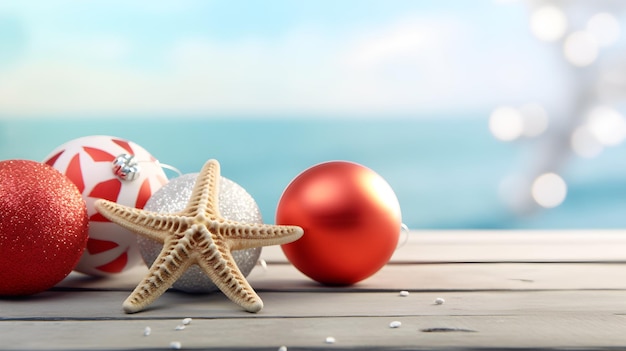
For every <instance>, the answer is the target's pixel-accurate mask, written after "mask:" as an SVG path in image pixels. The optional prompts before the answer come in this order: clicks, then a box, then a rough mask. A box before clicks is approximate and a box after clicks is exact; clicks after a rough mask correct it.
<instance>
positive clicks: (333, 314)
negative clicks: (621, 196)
mask: <svg viewBox="0 0 626 351" xmlns="http://www.w3.org/2000/svg"><path fill="white" fill-rule="evenodd" d="M624 252H626V235H624V234H622V233H621V232H620V231H609V232H607V231H603V232H598V233H586V234H585V233H584V232H488V231H486V232H482V231H481V232H424V233H420V232H418V233H412V234H411V236H410V237H409V240H408V242H407V243H406V244H405V245H404V246H402V247H401V248H400V249H399V250H398V251H397V252H396V255H394V258H393V259H392V261H391V262H390V263H389V264H387V265H386V266H385V267H383V269H381V270H380V271H379V272H378V273H377V274H375V275H374V276H372V277H371V278H369V279H366V280H365V281H363V282H361V283H359V284H356V285H354V286H349V287H327V286H323V285H320V284H317V283H315V282H313V281H311V280H310V279H308V278H307V277H305V276H304V275H302V274H301V273H300V272H298V271H297V270H296V269H295V268H294V267H293V266H291V265H290V264H289V263H288V262H287V261H286V260H285V259H284V256H282V257H281V254H282V253H281V252H280V249H279V248H272V249H271V250H264V251H263V255H262V257H264V258H265V259H266V261H267V262H268V268H267V269H266V270H264V269H262V268H261V267H259V266H258V267H256V268H255V269H254V270H253V271H252V273H251V274H250V275H249V277H248V278H249V281H250V284H251V285H252V286H253V287H254V288H255V290H256V291H257V292H258V293H259V295H260V297H261V298H262V299H263V301H264V303H265V308H264V309H263V310H262V311H261V312H259V313H258V314H251V313H247V312H245V311H244V310H243V309H241V308H240V307H239V306H237V305H235V304H233V303H232V302H231V301H230V300H228V299H227V298H226V297H225V296H224V295H223V294H221V293H219V292H216V293H212V294H199V295H190V294H185V293H180V292H175V291H168V292H167V293H165V294H164V295H163V296H162V297H161V298H160V299H158V300H157V301H156V302H155V303H153V304H152V305H151V306H150V308H148V309H147V310H146V311H143V312H141V313H138V314H133V315H127V314H125V313H124V312H123V310H122V302H123V301H124V299H125V298H126V297H127V296H128V294H129V293H130V291H131V290H132V289H133V288H134V287H135V285H136V284H137V282H138V281H139V280H140V279H141V277H142V276H143V274H145V271H146V269H147V268H146V267H137V268H136V269H133V270H131V271H129V272H127V273H125V274H122V275H120V276H117V277H114V278H109V279H95V278H89V277H86V276H84V275H81V274H78V273H73V274H71V275H70V276H69V277H68V278H67V279H65V280H64V281H63V282H61V283H60V284H59V285H57V287H55V288H54V289H52V290H50V291H46V292H44V293H41V294H37V295H34V296H31V297H22V298H0V340H2V342H1V343H0V349H1V350H9V349H10V350H84V349H87V350H89V349H93V350H147V349H169V348H170V342H172V341H179V342H180V343H181V345H182V348H183V349H202V350H206V349H213V350H240V349H251V348H253V349H265V350H278V348H279V347H280V346H281V345H284V346H287V347H288V350H300V349H346V350H347V349H350V350H352V349H395V350H409V349H410V350H500V349H509V350H527V349H538V350H572V349H576V350H587V349H594V350H596V349H597V350H618V349H621V348H623V347H625V346H626V263H625V262H626V260H625V257H624V256H626V255H625V254H624ZM401 290H407V291H409V294H408V296H404V297H403V296H400V294H399V292H400V291H401ZM436 298H443V299H445V303H444V304H441V305H437V304H435V303H434V301H435V299H436ZM186 317H191V318H193V321H192V323H191V324H190V325H188V326H187V327H186V328H185V329H184V330H180V331H177V330H175V328H176V326H177V325H179V324H181V321H182V319H183V318H186ZM393 321H398V322H401V326H400V327H399V328H390V327H389V324H390V323H391V322H393ZM147 326H149V327H150V328H151V329H152V334H151V335H150V336H144V335H143V331H144V329H145V327H147ZM328 336H332V337H334V338H335V339H336V343H334V344H327V343H325V339H326V337H328Z"/></svg>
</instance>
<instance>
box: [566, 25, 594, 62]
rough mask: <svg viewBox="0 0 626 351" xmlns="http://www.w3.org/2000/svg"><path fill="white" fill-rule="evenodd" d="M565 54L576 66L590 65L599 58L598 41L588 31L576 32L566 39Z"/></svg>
mask: <svg viewBox="0 0 626 351" xmlns="http://www.w3.org/2000/svg"><path fill="white" fill-rule="evenodd" d="M563 54H564V55H565V59H566V60H567V61H568V62H569V63H571V64H572V65H574V66H578V67H585V66H589V65H590V64H592V63H593V62H594V61H595V60H596V59H597V58H598V42H597V41H596V39H595V38H594V37H593V36H592V35H591V34H589V33H587V32H584V31H577V32H574V33H572V34H570V35H568V36H567V38H566V39H565V43H564V44H563Z"/></svg>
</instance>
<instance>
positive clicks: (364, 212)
mask: <svg viewBox="0 0 626 351" xmlns="http://www.w3.org/2000/svg"><path fill="white" fill-rule="evenodd" d="M276 223H277V224H285V225H297V226H300V227H302V229H304V236H303V237H302V238H300V239H298V240H297V241H295V242H292V243H289V244H285V245H282V249H283V252H284V253H285V255H286V256H287V258H288V259H289V261H290V262H291V263H292V264H293V265H294V266H295V267H296V268H297V269H299V270H300V271H301V272H302V273H304V274H305V275H307V276H308V277H310V278H311V279H313V280H316V281H318V282H320V283H323V284H328V285H350V284H354V283H356V282H359V281H361V280H363V279H365V278H367V277H369V276H371V275H372V274H374V273H376V272H377V271H378V270H379V269H380V268H382V267H383V266H384V265H385V264H386V263H387V262H388V261H389V259H390V258H391V255H392V254H393V252H394V251H395V249H396V246H397V244H398V238H399V236H400V228H401V225H402V223H401V214H400V205H399V204H398V199H397V198H396V195H395V193H394V192H393V190H392V189H391V187H390V186H389V184H388V183H387V182H386V181H385V180H384V179H383V178H382V177H381V176H380V175H378V174H377V173H375V172H374V171H372V170H371V169H369V168H367V167H364V166H362V165H359V164H356V163H351V162H345V161H333V162H326V163H322V164H319V165H316V166H313V167H311V168H309V169H307V170H305V171H304V172H302V173H301V174H300V175H298V176H297V177H296V178H295V179H294V180H292V181H291V183H290V184H289V185H288V186H287V188H286V189H285V191H284V192H283V195H282V196H281V198H280V201H279V204H278V208H277V210H276Z"/></svg>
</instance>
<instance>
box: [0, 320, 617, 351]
mask: <svg viewBox="0 0 626 351" xmlns="http://www.w3.org/2000/svg"><path fill="white" fill-rule="evenodd" d="M395 320H397V321H400V322H401V323H402V325H401V326H400V327H399V328H390V327H389V323H390V322H392V321H395ZM179 324H180V321H179V320H150V321H146V320H126V321H116V322H115V323H111V322H107V321H55V322H47V323H46V325H45V327H44V326H42V322H33V321H25V322H15V321H12V322H0V330H2V334H3V335H2V337H3V338H2V341H3V342H2V344H3V347H4V348H10V349H16V350H19V349H22V350H39V349H46V350H52V349H58V350H74V349H99V350H128V349H168V348H170V343H171V342H172V341H178V342H180V344H181V346H182V347H183V348H184V349H219V350H224V349H243V348H247V349H249V348H254V349H261V348H263V349H272V350H277V349H278V348H279V347H280V346H281V345H284V346H287V347H288V349H289V350H298V349H322V348H323V349H332V348H334V349H355V348H356V349H364V348H376V347H381V348H385V349H391V348H400V349H449V348H463V349H465V350H467V349H469V348H477V349H510V348H518V349H519V348H533V347H538V348H542V349H546V348H560V349H572V348H584V349H590V348H594V349H596V348H604V347H606V348H610V347H614V346H616V345H626V319H624V318H623V317H621V316H611V315H598V314H584V315H583V314H575V315H572V314H570V315H554V314H551V315H541V316H534V315H530V316H495V317H494V316H443V317H442V316H413V317H402V318H395V319H394V318H389V317H377V316H372V317H363V318H354V317H345V318H341V317H328V318H323V319H321V318H254V319H247V320H245V322H243V321H242V320H239V319H194V320H193V321H192V323H191V324H190V325H188V326H187V327H186V328H185V329H184V330H179V331H177V330H175V328H176V326H177V325H179ZM145 327H150V328H151V334H150V335H149V336H144V335H143V332H144V330H145ZM446 328H447V329H449V330H457V331H456V332H454V331H451V332H425V330H429V329H430V330H446ZM460 330H465V331H460ZM26 335H29V336H31V337H24V336H26ZM329 336H331V337H334V338H335V340H336V342H335V343H334V344H327V343H326V338H327V337H329Z"/></svg>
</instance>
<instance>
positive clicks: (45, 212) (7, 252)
mask: <svg viewBox="0 0 626 351" xmlns="http://www.w3.org/2000/svg"><path fill="white" fill-rule="evenodd" d="M88 230H89V220H88V218H87V208H86V205H85V201H84V200H83V198H82V197H81V194H80V192H79V191H78V188H76V186H75V185H74V183H72V182H71V181H70V180H69V179H68V178H67V177H65V176H64V175H63V174H61V173H59V172H58V171H57V170H55V169H54V168H52V167H50V166H48V165H45V164H43V163H38V162H34V161H27V160H9V161H2V162H0V253H2V255H0V266H1V267H2V270H0V295H29V294H34V293H37V292H41V291H44V290H47V289H48V288H51V287H52V286H54V285H55V284H56V283H58V282H59V281H61V280H62V279H63V278H65V277H66V276H67V275H68V274H69V273H70V272H71V271H72V269H73V268H74V267H75V266H76V264H77V263H78V260H79V259H80V257H81V255H82V253H83V251H84V249H85V245H86V243H87V234H88Z"/></svg>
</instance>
